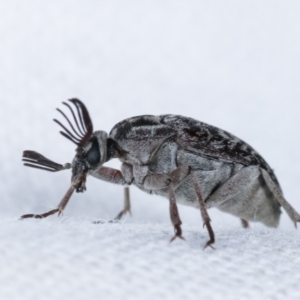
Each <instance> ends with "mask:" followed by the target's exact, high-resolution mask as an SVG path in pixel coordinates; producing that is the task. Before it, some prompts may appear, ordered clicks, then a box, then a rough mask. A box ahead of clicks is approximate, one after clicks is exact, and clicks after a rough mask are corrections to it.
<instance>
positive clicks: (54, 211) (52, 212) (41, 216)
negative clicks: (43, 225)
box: [20, 208, 59, 220]
mask: <svg viewBox="0 0 300 300" xmlns="http://www.w3.org/2000/svg"><path fill="white" fill-rule="evenodd" d="M57 212H59V209H58V208H56V209H52V210H50V211H48V212H46V213H43V214H38V215H37V214H26V215H23V216H21V217H20V220H23V219H28V218H35V219H43V218H47V217H48V216H51V215H53V214H55V213H57Z"/></svg>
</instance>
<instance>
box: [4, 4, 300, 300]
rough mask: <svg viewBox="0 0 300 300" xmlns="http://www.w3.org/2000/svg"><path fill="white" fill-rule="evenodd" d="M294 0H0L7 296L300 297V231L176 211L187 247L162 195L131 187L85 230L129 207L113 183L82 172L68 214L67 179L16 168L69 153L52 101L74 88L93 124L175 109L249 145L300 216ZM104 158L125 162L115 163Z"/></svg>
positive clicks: (299, 49) (299, 71) (298, 42)
mask: <svg viewBox="0 0 300 300" xmlns="http://www.w3.org/2000/svg"><path fill="white" fill-rule="evenodd" d="M299 14H300V4H299V3H298V2H296V1H201V2H199V1H151V2H150V1H149V2H146V1H144V2H142V1H51V2H50V1H48V2H45V1H44V2H40V1H32V0H28V1H1V2H0V66H1V67H0V107H1V108H0V139H1V147H0V165H1V168H0V178H1V180H0V193H1V200H0V216H1V229H0V237H1V238H0V242H1V244H0V252H1V255H0V266H1V272H0V298H1V299H36V298H39V299H63V298H69V299H103V298H104V299H171V298H172V299H182V298H185V299H199V298H201V299H254V298H255V299H299V297H300V291H299V279H300V275H299V274H300V273H299V257H300V255H299V254H300V248H299V246H300V238H299V231H296V230H295V229H294V228H293V225H292V223H291V222H290V220H289V219H288V218H287V216H286V214H285V213H283V215H282V221H281V225H280V227H279V228H278V229H276V230H270V229H267V228H265V227H263V226H262V225H259V224H251V229H250V230H246V231H245V230H243V229H242V228H240V223H239V220H237V219H236V218H233V217H231V216H228V215H225V214H224V213H221V212H217V211H213V210H212V211H210V212H209V213H210V215H211V218H212V225H213V228H214V229H215V233H216V238H217V240H216V244H215V247H216V249H217V250H216V251H213V250H210V249H207V250H206V251H202V246H203V245H204V244H205V241H206V239H207V233H206V231H205V230H203V229H202V225H201V222H202V221H201V218H200V214H199V212H198V211H196V210H193V209H192V208H186V207H182V206H180V207H179V210H180V215H181V218H182V221H183V224H184V225H183V230H184V236H185V238H186V242H182V241H175V242H174V243H172V244H169V243H168V241H169V239H170V238H171V237H172V234H173V229H172V226H171V224H170V221H169V214H168V202H167V201H166V200H164V199H162V198H159V197H154V196H152V197H151V196H149V195H146V194H143V193H142V192H140V191H138V190H137V189H134V188H133V189H131V195H132V205H133V207H132V212H133V216H132V218H130V217H127V218H126V219H125V220H124V222H122V223H121V224H113V225H112V224H104V225H99V226H96V225H93V224H91V221H92V220H94V219H97V218H102V219H109V218H111V217H113V216H115V215H116V213H117V212H118V211H119V210H120V208H121V206H122V196H123V192H122V188H121V187H117V186H114V185H110V184H108V183H104V182H100V181H97V180H96V179H93V178H88V182H87V188H88V190H87V192H86V193H84V194H80V195H74V197H73V198H72V199H71V201H70V204H69V206H68V207H67V209H66V211H65V214H64V216H63V217H61V218H57V217H55V216H54V217H52V218H50V219H49V220H42V221H35V220H26V221H22V222H21V221H18V217H19V216H20V215H21V214H24V213H35V212H36V213H39V212H44V211H47V210H49V209H52V208H54V207H55V206H56V205H57V203H58V202H59V200H60V199H61V197H62V196H63V194H64V193H65V191H66V190H67V188H68V186H69V182H70V173H69V172H68V171H65V172H61V173H58V174H51V173H48V172H42V171H39V170H34V169H29V168H25V167H23V166H22V163H21V155H22V151H23V150H25V149H32V150H36V151H38V152H40V153H42V154H44V155H45V156H47V157H49V158H50V159H53V160H54V161H57V162H60V163H65V162H70V161H71V160H72V158H73V155H74V148H75V147H74V145H73V144H72V143H71V142H69V141H68V140H66V139H64V138H63V137H61V136H60V135H59V134H58V131H59V128H58V126H57V124H55V123H54V122H53V121H52V119H53V118H54V117H55V118H57V117H60V116H59V114H58V112H56V111H55V107H61V102H62V101H65V100H67V99H68V98H72V97H78V98H80V99H81V100H83V101H84V102H85V103H86V105H87V107H88V108H89V111H90V114H91V117H92V119H93V122H94V127H95V129H101V130H106V131H109V130H110V129H111V128H112V126H113V125H114V124H115V123H117V122H118V121H120V120H122V119H125V118H127V117H130V116H134V115H141V114H165V113H174V114H182V115H186V116H190V117H193V118H195V119H198V120H202V121H205V122H207V123H210V124H213V125H215V126H218V127H221V128H224V129H226V130H228V131H230V132H232V133H233V134H235V135H237V136H239V137H241V138H242V139H243V140H245V141H247V142H248V143H250V144H251V145H252V146H253V147H254V148H256V149H257V150H258V151H259V152H260V153H261V154H262V155H263V156H264V157H265V159H266V160H267V161H268V162H269V164H270V165H271V166H272V167H273V168H274V170H275V172H276V175H277V176H278V178H279V181H280V183H281V185H282V188H283V190H284V194H285V196H286V198H287V199H288V200H289V201H290V203H291V204H292V205H293V206H294V207H295V208H296V209H297V210H298V211H300V201H299V195H300V192H299V178H300V160H299V128H300V118H299V105H300V104H299V103H300V102H299V96H300V89H299V78H300V58H299V53H300V18H299ZM109 165H111V166H114V167H119V163H118V162H117V161H115V162H111V163H110V164H109Z"/></svg>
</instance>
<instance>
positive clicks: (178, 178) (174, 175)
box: [169, 167, 191, 189]
mask: <svg viewBox="0 0 300 300" xmlns="http://www.w3.org/2000/svg"><path fill="white" fill-rule="evenodd" d="M190 173H191V170H190V167H178V168H177V169H175V170H174V171H172V172H171V173H169V176H170V177H171V179H172V183H173V185H174V188H175V189H176V188H178V187H179V185H180V184H181V183H182V182H183V180H184V179H185V178H186V177H187V176H188V175H189V174H190Z"/></svg>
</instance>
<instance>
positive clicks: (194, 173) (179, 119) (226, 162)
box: [21, 99, 300, 248]
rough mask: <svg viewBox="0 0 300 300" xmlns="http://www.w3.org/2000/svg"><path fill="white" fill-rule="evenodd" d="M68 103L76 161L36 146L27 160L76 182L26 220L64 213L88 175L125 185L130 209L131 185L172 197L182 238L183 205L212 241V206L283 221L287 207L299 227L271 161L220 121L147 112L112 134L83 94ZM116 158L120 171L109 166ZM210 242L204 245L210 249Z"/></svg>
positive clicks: (243, 215)
mask: <svg viewBox="0 0 300 300" xmlns="http://www.w3.org/2000/svg"><path fill="white" fill-rule="evenodd" d="M69 101H70V104H72V105H73V106H74V108H75V109H74V108H72V106H71V105H70V104H69V103H66V102H63V104H64V105H65V106H67V107H68V109H69V110H70V113H71V115H72V117H73V119H74V122H73V124H72V123H71V121H70V120H69V118H68V117H67V116H66V114H65V113H64V112H63V111H61V110H60V109H57V110H58V111H59V112H60V113H61V114H62V115H63V117H64V118H65V119H66V121H67V123H68V124H69V129H68V128H67V127H65V126H64V125H63V124H62V123H61V122H59V121H58V120H54V121H55V122H56V123H58V124H59V125H60V126H61V127H62V128H63V130H64V131H61V132H60V133H61V134H62V135H63V136H64V137H66V138H67V139H69V140H70V141H72V142H73V143H75V144H76V145H77V149H76V155H75V157H74V159H73V162H72V164H69V163H67V164H65V165H61V164H57V163H55V162H53V161H51V160H49V159H48V158H46V157H44V156H43V155H41V154H39V153H37V152H35V151H24V153H23V161H25V166H29V167H34V168H38V169H42V170H47V171H52V172H57V171H61V170H65V169H70V168H71V169H72V179H71V186H70V188H69V189H68V191H67V193H66V195H65V196H64V197H63V199H62V200H61V202H60V203H59V205H58V207H57V208H56V209H53V210H51V211H49V212H46V213H44V214H27V215H23V216H22V217H21V218H22V219H24V218H32V217H34V218H45V217H47V216H49V215H52V214H54V213H58V215H60V214H61V213H62V212H63V210H64V209H65V207H66V205H67V203H68V201H69V199H70V197H71V196H72V194H73V192H74V190H76V192H84V191H85V190H86V186H85V183H86V177H87V175H91V176H94V177H96V178H98V179H101V180H104V181H108V182H111V183H115V184H120V185H124V186H125V188H124V195H125V205H124V209H123V210H122V211H121V212H120V213H119V214H118V215H117V217H116V218H115V219H117V220H119V219H121V217H122V216H123V215H124V214H125V213H127V212H130V198H129V186H130V185H132V184H133V185H135V186H137V187H138V188H139V189H141V190H142V191H144V192H147V193H150V194H157V195H161V196H163V197H166V198H168V199H169V202H170V217H171V221H172V224H173V226H174V229H175V235H174V237H173V238H172V239H171V241H173V240H174V239H175V238H176V237H178V238H183V237H182V230H181V220H180V217H179V214H178V209H177V203H180V204H183V205H188V206H192V207H195V208H198V209H200V212H201V216H202V219H203V223H204V226H206V228H207V230H208V233H209V240H208V241H207V243H206V245H205V247H207V246H210V247H212V244H213V243H214V242H215V237H214V232H213V229H212V227H211V224H210V218H209V215H208V213H207V209H208V208H211V207H216V208H218V209H219V210H221V211H224V212H227V213H230V214H232V215H234V216H237V217H239V218H240V219H241V221H242V225H243V226H244V227H248V221H255V222H261V223H263V224H265V225H266V226H269V227H277V226H278V223H279V218H280V214H281V209H280V207H281V206H282V207H283V208H284V209H285V211H286V212H287V214H288V215H289V217H290V218H291V220H292V221H293V222H294V224H295V226H296V225H297V222H300V215H299V214H298V213H297V212H296V211H295V209H294V208H293V207H292V206H291V205H290V204H289V203H288V202H287V201H286V200H285V198H284V197H283V194H282V191H281V188H280V185H279V182H278V180H277V178H276V176H275V174H274V172H273V170H272V169H271V168H270V166H269V165H268V164H267V162H266V161H265V160H264V159H263V158H262V157H261V156H260V155H259V154H258V153H257V152H256V151H255V150H254V149H253V148H252V147H251V146H249V145H248V144H247V143H245V142H244V141H242V140H240V139H239V138H237V137H235V136H234V135H232V134H230V133H228V132H226V131H224V130H222V129H219V128H216V127H214V126H211V125H208V124H205V123H203V122H199V121H196V120H194V119H191V118H188V117H183V116H179V115H161V116H152V115H143V116H137V117H132V118H129V119H125V120H123V121H121V122H119V123H118V124H116V125H115V126H114V127H113V128H112V130H111V131H110V133H109V134H107V133H106V132H104V131H94V130H93V124H92V121H91V118H90V116H89V113H88V110H87V109H86V107H85V105H84V104H83V103H82V102H81V101H80V100H78V99H70V100H69ZM112 158H118V159H119V160H120V161H121V162H122V167H121V170H116V169H112V168H108V167H104V166H103V164H104V163H105V162H107V161H109V160H111V159H112ZM205 247H204V248H205Z"/></svg>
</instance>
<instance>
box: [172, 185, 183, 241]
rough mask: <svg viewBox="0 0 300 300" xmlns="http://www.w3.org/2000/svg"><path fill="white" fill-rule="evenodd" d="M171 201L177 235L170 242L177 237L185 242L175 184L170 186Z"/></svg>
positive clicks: (173, 222)
mask: <svg viewBox="0 0 300 300" xmlns="http://www.w3.org/2000/svg"><path fill="white" fill-rule="evenodd" d="M169 200H170V217H171V221H172V224H173V226H174V230H175V235H174V236H173V237H172V238H171V240H170V242H173V241H174V240H175V239H176V238H177V237H178V238H180V239H182V240H184V237H183V236H182V229H181V224H182V222H181V220H180V217H179V213H178V208H177V204H176V199H175V191H174V185H173V183H171V184H170V185H169Z"/></svg>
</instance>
